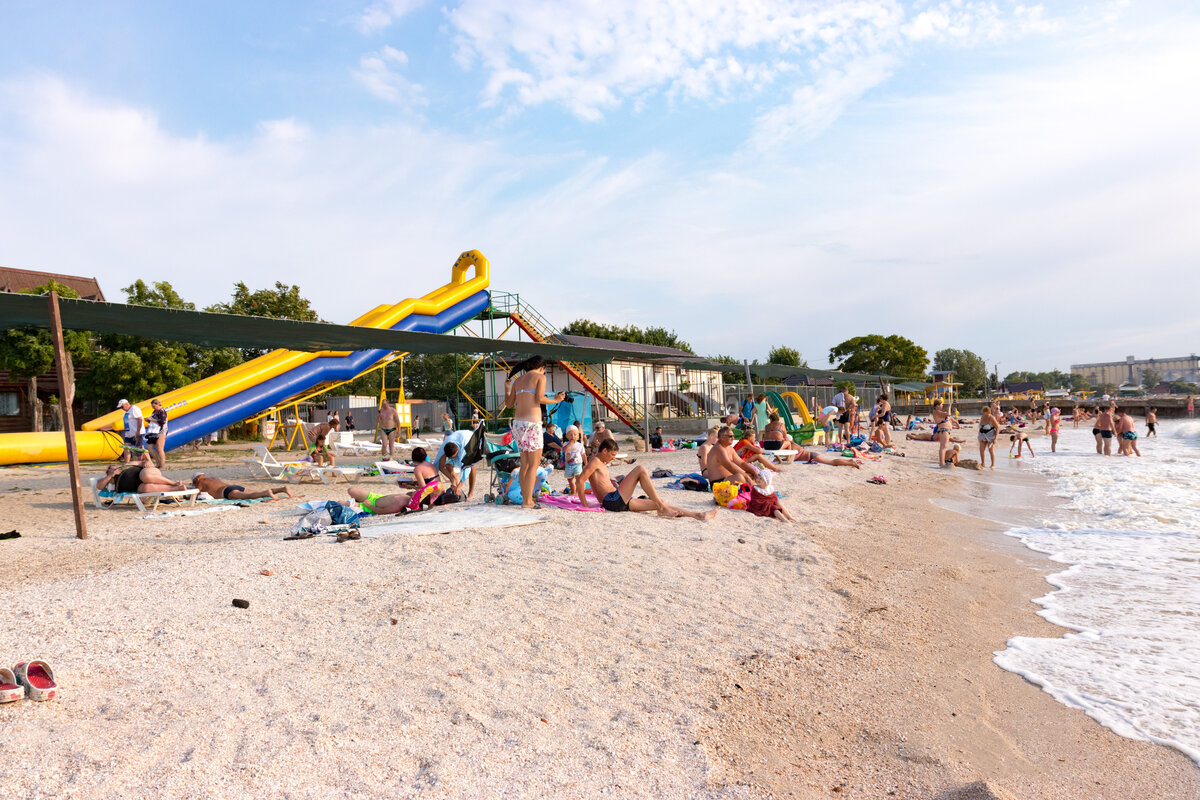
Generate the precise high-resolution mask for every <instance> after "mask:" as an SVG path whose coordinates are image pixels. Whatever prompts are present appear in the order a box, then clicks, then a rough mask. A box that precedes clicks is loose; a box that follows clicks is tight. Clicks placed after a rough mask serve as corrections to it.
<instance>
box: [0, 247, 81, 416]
mask: <svg viewBox="0 0 1200 800" xmlns="http://www.w3.org/2000/svg"><path fill="white" fill-rule="evenodd" d="M51 280H53V281H56V282H58V283H61V284H62V285H63V286H67V287H69V288H70V289H72V290H74V291H75V292H77V293H78V294H79V296H80V297H82V298H83V299H85V300H104V292H102V291H101V290H100V283H99V282H98V281H97V280H96V279H95V278H85V277H82V276H79V275H63V274H61V273H58V272H37V271H35V270H31V269H16V268H13V267H0V292H14V293H15V292H21V291H25V290H27V289H35V288H37V287H38V286H45V285H46V284H48V283H49V282H50V281H51ZM57 395H58V374H57V373H56V372H55V370H54V369H53V368H51V370H50V371H49V372H47V373H45V374H43V375H34V376H31V377H27V376H19V375H10V374H9V373H7V372H2V371H0V433H27V432H32V431H40V430H47V429H48V430H56V429H58V428H59V427H61V424H60V423H59V422H58V421H57V416H56V415H55V413H54V412H55V410H56V408H57V407H56V406H54V405H52V404H51V403H50V400H51V398H52V397H56V396H57ZM75 409H76V413H80V414H81V413H82V407H81V406H80V405H79V401H78V400H77V401H76V402H75Z"/></svg>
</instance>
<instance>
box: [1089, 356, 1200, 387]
mask: <svg viewBox="0 0 1200 800" xmlns="http://www.w3.org/2000/svg"><path fill="white" fill-rule="evenodd" d="M1146 370H1153V371H1154V372H1157V373H1158V377H1159V379H1160V380H1164V381H1190V382H1192V383H1200V356H1197V355H1196V354H1195V353H1192V354H1191V355H1190V356H1177V357H1175V358H1141V359H1139V358H1137V357H1136V356H1125V360H1124V361H1099V362H1096V363H1094V364H1072V365H1071V374H1072V375H1082V376H1083V377H1085V378H1087V379H1088V380H1089V381H1091V382H1092V385H1093V386H1099V385H1101V384H1104V383H1111V384H1113V385H1114V386H1120V385H1121V384H1123V383H1136V384H1138V385H1140V384H1141V383H1142V373H1144V372H1145V371H1146Z"/></svg>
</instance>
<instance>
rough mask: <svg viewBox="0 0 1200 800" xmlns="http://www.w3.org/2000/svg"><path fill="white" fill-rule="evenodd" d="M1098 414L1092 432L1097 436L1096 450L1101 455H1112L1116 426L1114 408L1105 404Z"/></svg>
mask: <svg viewBox="0 0 1200 800" xmlns="http://www.w3.org/2000/svg"><path fill="white" fill-rule="evenodd" d="M1102 409H1103V410H1101V411H1100V412H1099V413H1098V414H1096V424H1095V426H1093V428H1092V434H1093V435H1094V436H1095V437H1096V452H1097V453H1099V454H1100V455H1105V456H1111V455H1112V440H1113V431H1115V430H1116V426H1115V425H1113V415H1112V408H1111V407H1110V406H1103V407H1102Z"/></svg>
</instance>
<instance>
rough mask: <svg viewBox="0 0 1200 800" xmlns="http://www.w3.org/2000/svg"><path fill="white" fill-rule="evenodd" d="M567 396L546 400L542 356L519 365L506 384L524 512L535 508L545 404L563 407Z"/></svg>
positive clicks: (506, 398) (505, 390)
mask: <svg viewBox="0 0 1200 800" xmlns="http://www.w3.org/2000/svg"><path fill="white" fill-rule="evenodd" d="M518 372H523V373H524V374H523V375H521V377H519V378H517V379H516V380H514V379H513V376H514V375H516V374H517V373H518ZM566 396H567V395H566V393H565V392H559V393H558V394H556V395H554V396H553V397H547V396H546V360H545V359H544V358H542V357H541V356H534V357H532V358H528V359H526V360H524V361H522V362H521V363H520V364H517V365H516V366H515V367H513V368H512V369H511V370H509V373H508V379H507V380H506V381H504V403H505V405H509V406H512V407H513V410H514V414H513V424H512V431H513V440H514V441H515V442H516V443H517V449H518V450H519V451H520V452H521V469H520V471H519V473H518V481H519V482H520V485H521V508H523V509H531V508H533V506H534V503H533V485H534V482H535V481H536V480H537V471H538V467H540V466H541V464H542V404H543V403H560V402H562V400H563V399H564V398H565V397H566Z"/></svg>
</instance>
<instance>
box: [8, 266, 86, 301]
mask: <svg viewBox="0 0 1200 800" xmlns="http://www.w3.org/2000/svg"><path fill="white" fill-rule="evenodd" d="M51 278H53V279H54V280H56V281H58V282H59V283H61V284H62V285H63V286H69V287H71V288H72V289H73V290H75V291H76V292H78V293H79V296H80V297H82V298H83V299H84V300H103V299H104V292H102V291H100V283H99V281H97V280H96V279H95V278H83V277H80V276H78V275H62V274H59V273H57V272H36V271H34V270H31V269H17V268H16V267H0V292H13V293H16V292H20V291H24V290H25V289H33V288H36V287H38V286H45V285H46V284H47V283H49V282H50V279H51Z"/></svg>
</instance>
